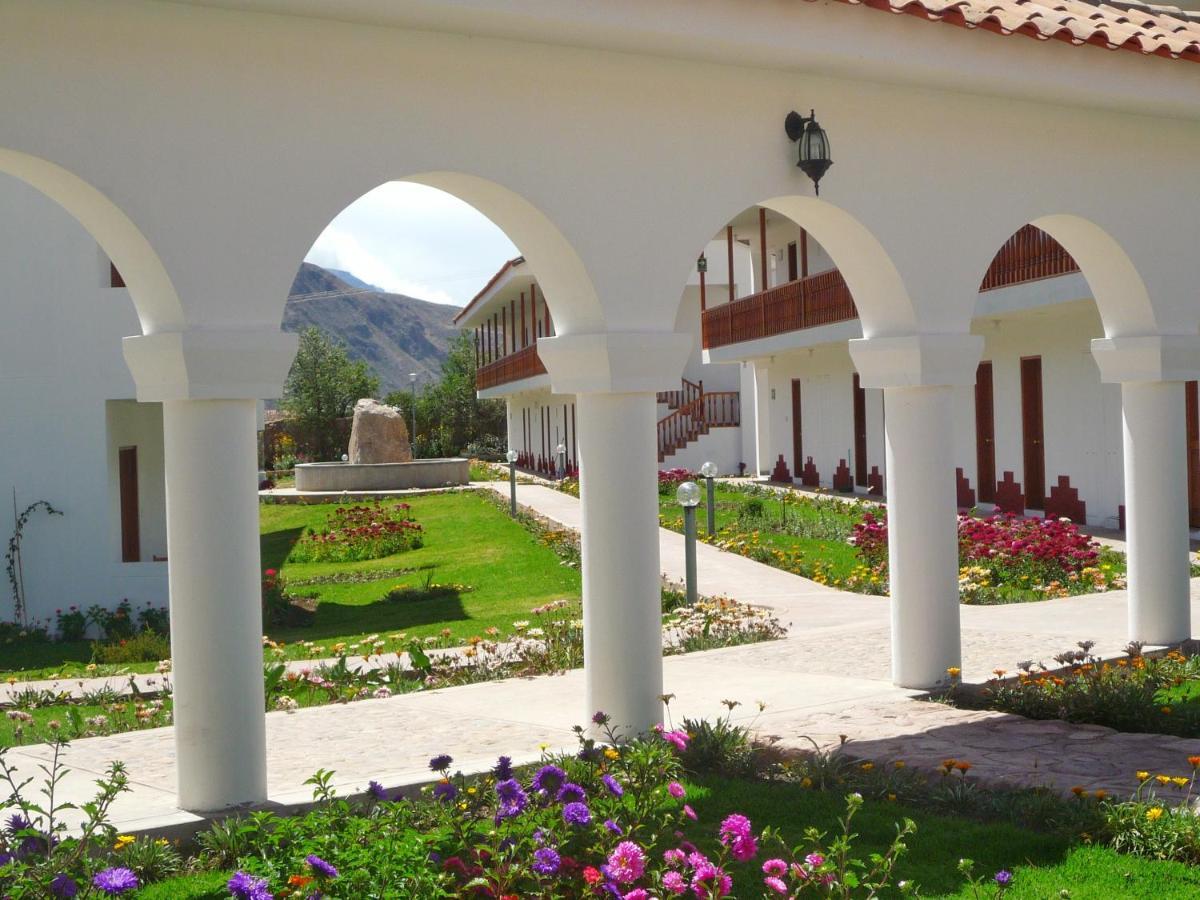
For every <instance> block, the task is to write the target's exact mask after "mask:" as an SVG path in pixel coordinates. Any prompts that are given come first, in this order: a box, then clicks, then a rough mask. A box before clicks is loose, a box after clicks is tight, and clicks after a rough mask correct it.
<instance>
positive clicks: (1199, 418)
mask: <svg viewBox="0 0 1200 900" xmlns="http://www.w3.org/2000/svg"><path fill="white" fill-rule="evenodd" d="M1198 394H1200V392H1198V391H1197V389H1196V382H1194V381H1189V382H1188V383H1187V385H1186V387H1185V391H1184V396H1185V397H1186V398H1187V414H1186V421H1187V485H1188V525H1189V527H1191V528H1200V397H1198Z"/></svg>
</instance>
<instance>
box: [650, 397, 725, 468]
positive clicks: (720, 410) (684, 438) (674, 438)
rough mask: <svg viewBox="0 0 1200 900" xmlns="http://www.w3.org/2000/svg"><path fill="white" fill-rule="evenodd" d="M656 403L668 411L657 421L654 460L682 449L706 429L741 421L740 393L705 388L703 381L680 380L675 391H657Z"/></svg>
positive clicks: (706, 431) (662, 458)
mask: <svg viewBox="0 0 1200 900" xmlns="http://www.w3.org/2000/svg"><path fill="white" fill-rule="evenodd" d="M658 402H659V403H663V404H665V405H666V406H667V408H668V409H670V410H671V412H670V413H668V414H667V415H665V416H663V418H661V419H659V421H658V461H659V462H660V463H661V462H663V461H664V460H665V459H666V458H667V457H668V456H671V455H672V454H673V453H675V452H676V451H677V450H682V449H683V448H684V447H686V446H687V445H688V444H690V443H692V442H693V441H696V440H699V438H700V436H701V435H704V434H708V431H709V429H710V428H734V427H737V426H739V425H741V424H742V409H741V395H740V394H739V393H738V392H737V391H705V390H704V382H703V381H700V382H695V381H688V380H687V379H686V378H684V379H683V382H682V386H681V387H680V389H679V390H677V391H660V392H659V394H658Z"/></svg>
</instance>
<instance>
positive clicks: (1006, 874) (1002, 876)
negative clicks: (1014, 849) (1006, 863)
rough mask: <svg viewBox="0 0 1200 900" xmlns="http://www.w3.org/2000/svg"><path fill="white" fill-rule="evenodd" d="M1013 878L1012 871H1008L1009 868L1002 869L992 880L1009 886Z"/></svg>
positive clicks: (1002, 885) (1003, 885) (1001, 885)
mask: <svg viewBox="0 0 1200 900" xmlns="http://www.w3.org/2000/svg"><path fill="white" fill-rule="evenodd" d="M1012 878H1013V877H1012V872H1010V871H1008V869H1001V870H1000V871H999V872H997V873H996V874H995V876H993V878H992V880H993V881H995V882H996V884H998V885H1000V887H1008V885H1010V884H1011V883H1012Z"/></svg>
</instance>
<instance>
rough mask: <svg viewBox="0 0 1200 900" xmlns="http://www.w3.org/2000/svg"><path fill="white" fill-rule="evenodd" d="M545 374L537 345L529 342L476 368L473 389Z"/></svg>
mask: <svg viewBox="0 0 1200 900" xmlns="http://www.w3.org/2000/svg"><path fill="white" fill-rule="evenodd" d="M545 374H546V366H545V365H544V364H543V363H542V359H541V357H540V356H538V352H537V345H536V344H530V345H529V346H528V347H522V348H521V349H520V350H518V351H517V352H516V353H510V354H508V356H504V357H501V358H500V359H497V360H495V361H494V362H490V363H488V364H487V365H486V366H480V367H479V368H478V369H476V370H475V389H476V390H480V391H482V390H484V389H485V388H491V387H496V386H497V385H501V384H508V383H509V382H510V381H520V380H522V379H524V378H533V377H534V376H535V375H545Z"/></svg>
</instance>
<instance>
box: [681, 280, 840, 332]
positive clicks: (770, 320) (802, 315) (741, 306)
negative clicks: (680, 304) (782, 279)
mask: <svg viewBox="0 0 1200 900" xmlns="http://www.w3.org/2000/svg"><path fill="white" fill-rule="evenodd" d="M857 318H858V310H857V309H855V308H854V300H853V298H852V297H851V296H850V289H849V288H848V287H846V281H845V279H843V278H842V273H841V272H839V271H838V270H837V269H830V270H829V271H828V272H818V273H817V274H816V275H809V276H808V277H807V278H801V279H799V280H797V281H789V282H788V283H787V284H781V285H778V286H776V287H773V288H769V289H768V290H765V291H760V292H759V293H757V294H751V295H750V296H749V297H743V298H742V299H741V300H735V301H733V302H732V303H725V304H722V305H721V306H714V307H712V308H711V309H706V310H705V311H704V316H703V331H704V346H705V347H706V348H708V347H724V346H725V345H726V344H736V343H738V342H740V341H752V340H756V339H758V338H764V337H770V336H771V335H773V334H783V333H784V332H787V331H798V330H799V329H801V328H814V327H816V326H818V325H830V324H832V323H834V322H845V321H847V320H849V319H857Z"/></svg>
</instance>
